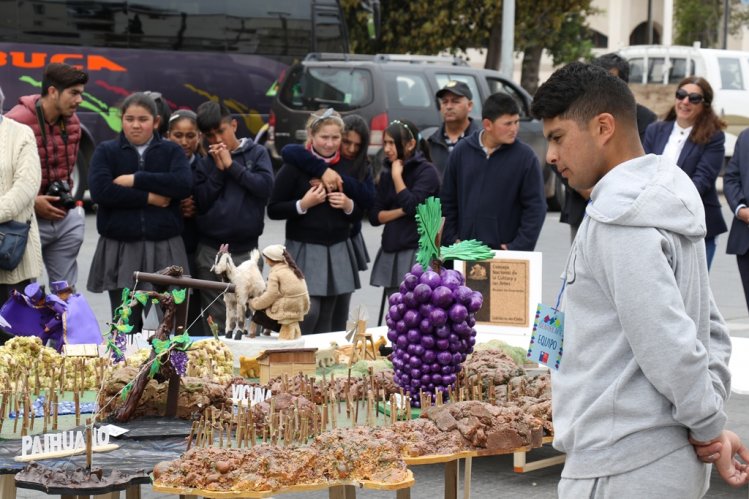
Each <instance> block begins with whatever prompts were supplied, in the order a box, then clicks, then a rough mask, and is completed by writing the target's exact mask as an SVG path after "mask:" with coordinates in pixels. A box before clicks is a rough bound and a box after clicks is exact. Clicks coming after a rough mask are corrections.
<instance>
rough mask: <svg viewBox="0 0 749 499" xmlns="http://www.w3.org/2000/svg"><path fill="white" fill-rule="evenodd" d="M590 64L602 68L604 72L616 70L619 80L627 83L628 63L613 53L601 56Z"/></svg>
mask: <svg viewBox="0 0 749 499" xmlns="http://www.w3.org/2000/svg"><path fill="white" fill-rule="evenodd" d="M591 63H592V64H593V65H594V66H600V67H602V68H603V69H605V70H606V71H611V70H612V69H616V72H617V75H618V76H619V78H621V79H622V81H624V82H625V83H629V62H628V61H627V59H625V58H624V57H622V56H620V55H619V54H616V53H614V52H610V53H608V54H603V55H602V56H600V57H596V58H595V59H593V61H592V62H591Z"/></svg>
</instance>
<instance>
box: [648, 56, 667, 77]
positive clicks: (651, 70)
mask: <svg viewBox="0 0 749 499" xmlns="http://www.w3.org/2000/svg"><path fill="white" fill-rule="evenodd" d="M665 64H666V60H665V59H664V58H663V57H651V58H649V59H648V80H647V81H646V83H663V74H664V73H665V71H666V68H665Z"/></svg>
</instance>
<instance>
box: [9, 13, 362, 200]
mask: <svg viewBox="0 0 749 499" xmlns="http://www.w3.org/2000/svg"><path fill="white" fill-rule="evenodd" d="M0 12H2V18H0V85H1V86H2V88H3V92H4V93H5V104H4V107H5V111H7V110H8V109H10V108H11V107H12V106H14V105H15V104H16V102H17V101H18V98H19V97H20V96H22V95H28V94H34V93H39V92H40V88H41V78H42V70H43V68H44V66H45V65H46V64H48V63H50V62H64V63H68V64H71V65H76V66H80V67H81V68H83V69H84V70H86V71H87V72H88V73H89V82H88V84H87V85H86V91H85V93H84V99H83V103H82V104H81V106H80V108H79V110H78V116H79V117H80V119H81V123H82V126H83V130H84V134H83V140H82V142H81V150H80V153H79V155H78V161H77V163H76V171H75V173H74V175H73V180H74V184H75V193H74V194H75V196H76V197H77V198H78V199H80V198H81V197H82V196H83V193H84V191H85V189H86V185H85V184H86V177H87V167H88V164H89V160H90V158H91V155H92V153H93V149H94V147H95V146H96V144H97V143H98V142H100V141H102V140H107V139H110V138H113V137H115V136H116V134H117V133H119V131H120V128H121V125H120V112H119V110H118V105H119V104H120V103H121V102H122V100H123V99H124V97H126V96H127V95H129V94H130V93H132V92H135V91H143V90H150V91H152V92H158V93H160V94H161V95H162V97H163V98H164V99H165V101H166V102H167V103H168V104H169V106H170V107H171V108H172V109H178V108H190V109H193V110H194V109H195V108H196V107H197V106H198V105H199V104H200V103H202V102H204V101H206V100H209V99H212V100H218V101H220V102H222V103H223V104H225V105H226V107H227V108H228V109H229V110H231V111H232V112H233V113H235V115H236V116H237V118H238V122H239V123H240V128H241V129H240V131H239V135H240V136H250V137H255V136H256V134H257V133H258V132H259V131H260V130H261V129H262V128H264V124H265V123H266V122H267V119H268V113H269V111H270V106H271V102H272V99H273V95H274V92H275V86H276V84H275V82H276V81H277V79H278V78H279V77H280V76H281V74H282V73H283V71H284V69H285V68H287V67H288V66H289V65H290V64H292V63H294V62H295V61H298V60H301V59H303V58H304V56H305V55H306V54H307V53H308V52H314V51H325V52H327V51H336V52H348V38H347V33H346V29H345V25H344V20H343V13H342V11H341V7H340V5H339V2H338V0H273V1H271V2H268V1H265V0H225V1H216V0H192V1H190V2H179V1H175V0H168V1H165V0H149V1H147V2H146V1H144V0H122V1H118V2H113V1H100V2H95V1H90V2H88V1H87V2H60V1H59V0H32V1H30V2H29V1H20V0H18V1H1V0H0Z"/></svg>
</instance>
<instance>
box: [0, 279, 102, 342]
mask: <svg viewBox="0 0 749 499" xmlns="http://www.w3.org/2000/svg"><path fill="white" fill-rule="evenodd" d="M65 288H67V286H65ZM63 289H64V288H63ZM0 315H2V316H3V318H4V319H5V320H6V321H7V322H8V323H9V324H10V326H11V327H10V330H9V331H8V332H9V333H11V334H13V335H15V336H38V337H39V338H41V339H42V343H44V344H47V343H48V341H49V340H52V341H53V344H54V346H55V347H56V348H57V350H58V351H61V350H62V345H63V344H64V343H65V342H67V343H70V344H72V345H75V344H86V343H94V344H97V345H98V344H101V342H102V336H101V330H100V329H99V324H98V322H97V321H96V316H95V315H94V312H93V310H91V307H90V306H89V304H88V302H87V301H86V298H84V297H83V296H82V295H80V294H77V293H76V294H72V295H70V297H69V298H68V300H67V301H64V300H62V299H61V298H60V297H59V296H57V295H55V294H49V295H46V296H44V289H43V288H42V287H41V286H40V285H39V284H37V283H31V284H29V285H28V286H26V288H25V289H24V292H23V293H20V292H18V291H15V290H14V291H13V292H12V293H11V296H10V298H8V301H6V302H5V304H4V305H3V306H2V308H0Z"/></svg>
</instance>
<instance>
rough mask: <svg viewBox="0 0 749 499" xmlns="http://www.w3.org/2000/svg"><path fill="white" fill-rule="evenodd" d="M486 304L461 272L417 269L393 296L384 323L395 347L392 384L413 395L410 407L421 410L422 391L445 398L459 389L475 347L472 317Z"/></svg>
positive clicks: (473, 319) (474, 321) (415, 267)
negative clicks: (460, 375) (453, 387)
mask: <svg viewBox="0 0 749 499" xmlns="http://www.w3.org/2000/svg"><path fill="white" fill-rule="evenodd" d="M482 303H483V297H482V296H481V293H479V292H478V291H473V290H471V289H470V288H469V287H467V286H465V281H464V279H463V275H462V274H461V273H460V272H458V271H456V270H449V269H441V270H440V271H439V273H438V272H435V271H433V270H432V269H431V268H428V269H427V270H424V269H423V267H422V266H421V264H419V263H417V264H415V265H414V266H413V267H412V268H411V272H408V273H407V274H406V275H405V277H404V278H403V282H402V283H401V285H400V290H399V292H396V293H393V294H391V295H390V297H389V304H390V308H389V309H388V313H387V316H386V319H385V321H386V323H387V326H388V333H387V337H388V339H389V340H390V342H391V343H392V344H393V354H392V356H391V360H392V363H393V369H394V371H395V376H394V378H393V379H394V381H395V383H396V384H397V385H398V386H400V387H402V388H403V389H404V391H406V392H409V393H410V394H411V395H412V398H411V400H412V405H414V406H416V407H418V405H419V400H418V397H416V394H418V393H419V392H420V391H423V392H424V393H428V394H430V395H431V396H434V394H435V393H436V392H437V391H442V392H444V393H443V394H444V395H446V391H447V389H448V387H450V386H451V385H453V384H454V383H455V381H456V379H457V375H458V373H459V372H460V371H461V369H462V368H463V365H462V364H463V362H465V360H466V356H467V355H468V354H470V353H471V352H473V346H474V345H475V344H476V330H475V329H474V326H475V324H476V319H475V317H474V314H475V313H476V312H477V311H478V310H479V309H480V308H481V305H482Z"/></svg>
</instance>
